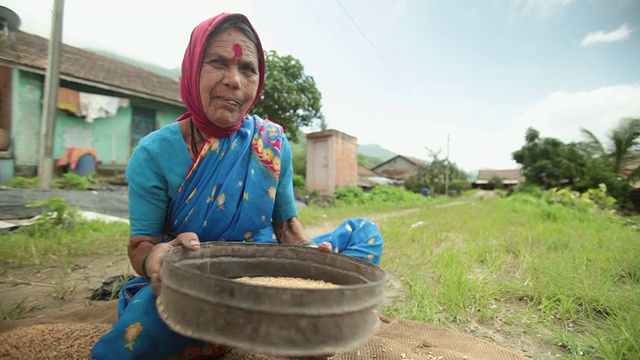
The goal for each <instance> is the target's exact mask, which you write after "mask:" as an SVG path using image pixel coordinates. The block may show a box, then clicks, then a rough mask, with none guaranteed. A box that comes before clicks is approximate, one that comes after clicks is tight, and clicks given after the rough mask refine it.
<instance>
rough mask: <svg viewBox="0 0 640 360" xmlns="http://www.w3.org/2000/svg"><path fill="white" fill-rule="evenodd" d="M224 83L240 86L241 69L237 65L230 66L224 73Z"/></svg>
mask: <svg viewBox="0 0 640 360" xmlns="http://www.w3.org/2000/svg"><path fill="white" fill-rule="evenodd" d="M224 84H225V85H227V86H229V87H232V88H238V87H240V70H239V69H238V67H237V66H230V67H229V68H227V71H226V72H225V75H224Z"/></svg>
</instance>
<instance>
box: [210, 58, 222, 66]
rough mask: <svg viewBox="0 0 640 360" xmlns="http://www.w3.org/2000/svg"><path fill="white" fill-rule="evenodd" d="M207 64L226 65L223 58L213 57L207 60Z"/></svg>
mask: <svg viewBox="0 0 640 360" xmlns="http://www.w3.org/2000/svg"><path fill="white" fill-rule="evenodd" d="M207 64H209V65H212V66H224V65H225V64H224V61H222V60H221V59H213V60H209V61H207Z"/></svg>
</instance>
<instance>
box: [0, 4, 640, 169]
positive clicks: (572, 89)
mask: <svg viewBox="0 0 640 360" xmlns="http://www.w3.org/2000/svg"><path fill="white" fill-rule="evenodd" d="M2 5H3V6H6V7H8V8H10V9H12V10H13V11H15V12H16V13H17V14H18V15H19V16H20V18H21V27H20V29H21V30H22V31H26V32H29V33H33V34H37V35H40V36H43V37H46V38H49V35H50V33H51V17H52V9H53V5H54V1H53V0H3V4H2ZM220 12H240V13H243V14H245V15H246V16H247V17H248V18H249V20H250V21H251V22H252V24H253V25H254V27H255V28H256V31H257V32H258V35H259V36H260V38H261V40H262V42H263V46H264V48H265V49H267V50H275V51H277V52H278V53H279V54H281V55H292V56H293V57H295V58H297V59H299V60H300V62H301V63H302V65H303V66H304V71H305V74H306V75H309V76H312V77H313V78H314V80H315V82H316V85H317V88H318V90H319V91H320V92H321V94H322V111H323V113H324V115H325V117H326V120H327V122H328V126H329V128H330V129H335V130H338V131H341V132H343V133H346V134H348V135H351V136H354V137H356V138H357V141H358V144H359V145H362V144H378V145H380V146H382V147H384V148H387V149H389V150H391V151H393V152H395V153H398V154H401V155H406V156H413V157H417V158H421V159H425V160H429V159H430V154H432V152H436V153H437V152H439V157H440V158H446V157H447V155H448V156H449V159H450V161H452V162H454V163H456V164H457V165H458V166H459V167H461V168H462V169H464V170H466V171H474V170H478V169H512V168H516V167H518V164H517V163H516V162H514V161H513V159H512V155H511V154H512V153H513V151H515V150H518V149H519V148H520V147H521V146H522V145H524V135H525V131H526V129H527V128H528V127H533V128H535V129H536V130H538V131H540V134H541V136H543V137H555V138H558V139H560V140H562V141H564V142H571V141H579V140H583V139H584V138H583V137H582V136H581V133H580V129H581V128H586V129H588V130H590V131H592V132H593V133H594V134H596V135H597V136H598V137H599V138H601V139H602V140H604V139H605V136H606V134H607V133H608V132H609V131H610V130H611V129H613V128H614V127H615V126H616V125H617V123H618V121H620V119H622V118H624V117H640V0H466V1H464V0H441V1H436V0H254V1H246V0H234V1H223V0H218V1H212V0H208V1H204V0H182V1H174V0H155V1H150V0H136V1H131V0H127V1H123V0H110V1H104V0H103V1H94V0H66V1H65V2H64V19H63V21H64V25H63V37H62V41H63V42H64V43H65V44H69V45H72V46H77V47H83V48H87V47H88V48H93V49H100V50H107V51H111V52H114V53H118V54H121V55H124V56H128V57H131V58H134V59H138V60H142V61H146V62H149V63H152V64H156V65H160V66H164V67H166V68H174V67H179V66H180V64H181V60H182V56H183V54H184V50H185V48H186V46H187V43H188V40H189V36H190V34H191V31H192V29H193V28H194V27H195V26H196V25H197V24H198V23H200V22H201V21H203V20H205V19H206V18H208V17H211V16H214V15H216V14H218V13H220ZM258 115H260V114H258ZM447 139H449V140H447Z"/></svg>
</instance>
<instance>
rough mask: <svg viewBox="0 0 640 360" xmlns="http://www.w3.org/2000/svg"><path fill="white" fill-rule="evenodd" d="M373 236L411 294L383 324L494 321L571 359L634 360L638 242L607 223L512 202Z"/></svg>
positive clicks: (384, 225)
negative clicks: (393, 320)
mask: <svg viewBox="0 0 640 360" xmlns="http://www.w3.org/2000/svg"><path fill="white" fill-rule="evenodd" d="M419 222H422V225H421V226H417V227H413V228H412V225H414V224H418V223H419ZM379 226H380V228H381V230H382V232H383V235H384V237H385V239H386V247H385V255H384V256H383V261H382V265H383V267H385V268H386V269H388V270H390V271H391V272H393V273H395V274H396V275H398V276H400V277H401V278H402V279H403V281H404V284H405V286H406V289H407V291H408V296H407V298H406V301H405V302H401V303H397V304H396V305H395V306H392V307H390V308H388V309H386V311H387V313H388V314H389V315H391V316H397V317H400V318H405V319H411V320H419V321H426V322H430V323H440V324H445V325H447V324H453V323H465V322H470V321H477V322H486V323H492V322H494V321H496V320H499V321H500V322H501V323H502V324H503V325H504V326H505V328H506V329H507V331H514V332H522V331H536V332H538V333H540V334H544V337H545V338H546V340H547V341H553V342H555V343H556V344H560V345H561V346H562V347H563V348H564V349H565V352H564V355H563V357H564V358H567V359H640V286H639V285H640V233H638V232H637V231H635V230H634V229H632V228H630V227H625V226H622V225H620V224H618V223H615V222H612V221H611V220H610V218H609V217H608V216H607V215H606V214H603V213H600V212H593V213H592V212H587V211H577V210H572V209H569V208H565V207H562V206H560V205H554V206H551V205H548V204H546V203H545V202H543V201H542V200H538V199H535V198H533V197H529V196H513V197H510V198H505V199H497V200H487V201H474V202H472V203H469V204H464V205H459V206H448V207H447V206H442V207H438V206H434V205H428V206H425V207H423V208H421V210H419V211H418V212H413V213H410V214H407V215H404V216H401V217H389V218H386V219H383V220H381V221H380V222H379Z"/></svg>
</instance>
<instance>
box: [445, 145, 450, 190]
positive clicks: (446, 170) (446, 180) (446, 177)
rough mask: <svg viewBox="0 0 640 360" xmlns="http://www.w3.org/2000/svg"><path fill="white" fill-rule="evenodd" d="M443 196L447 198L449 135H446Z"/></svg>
mask: <svg viewBox="0 0 640 360" xmlns="http://www.w3.org/2000/svg"><path fill="white" fill-rule="evenodd" d="M444 194H445V196H449V134H447V164H446V168H445V170H444Z"/></svg>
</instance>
